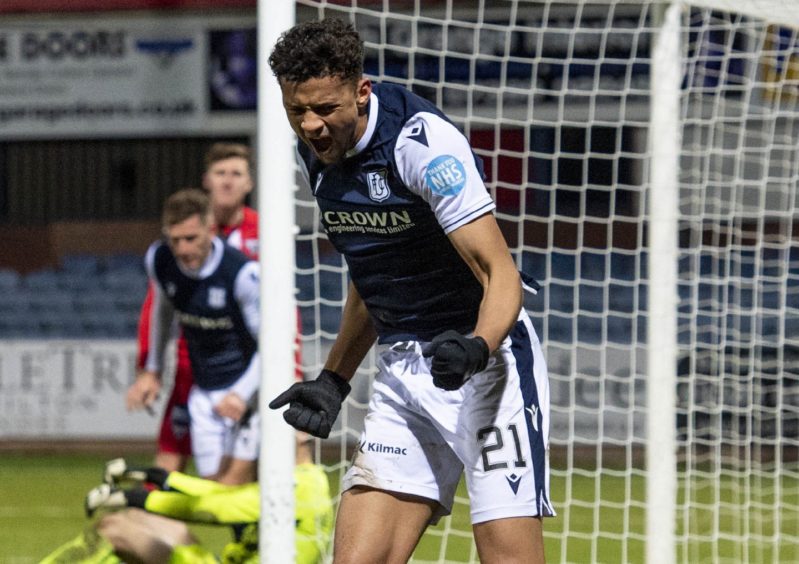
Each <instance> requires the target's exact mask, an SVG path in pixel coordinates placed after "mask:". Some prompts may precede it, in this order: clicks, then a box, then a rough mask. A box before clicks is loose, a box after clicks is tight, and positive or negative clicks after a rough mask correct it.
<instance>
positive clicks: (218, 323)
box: [144, 188, 260, 484]
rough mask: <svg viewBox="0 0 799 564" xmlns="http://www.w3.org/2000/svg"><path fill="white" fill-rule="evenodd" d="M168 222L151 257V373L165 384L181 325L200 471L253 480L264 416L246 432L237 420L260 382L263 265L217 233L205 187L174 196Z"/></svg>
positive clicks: (169, 203) (168, 203)
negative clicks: (168, 352) (167, 360)
mask: <svg viewBox="0 0 799 564" xmlns="http://www.w3.org/2000/svg"><path fill="white" fill-rule="evenodd" d="M162 223H163V228H164V238H165V241H158V242H156V243H153V245H152V246H151V247H150V248H149V249H148V251H147V254H146V256H145V266H146V268H147V272H148V274H149V276H150V278H151V280H152V286H153V288H154V296H153V306H152V310H151V313H150V315H151V320H150V332H151V335H150V339H149V342H150V343H151V347H150V350H149V352H148V355H147V358H146V360H145V366H144V369H145V370H146V371H148V372H151V373H154V374H156V375H158V377H159V379H160V371H161V368H162V366H163V360H164V350H165V348H166V344H167V342H168V340H169V338H170V337H171V336H172V325H173V321H174V320H177V321H178V323H179V324H180V327H181V329H182V331H183V335H184V336H185V339H186V342H187V346H188V351H189V359H190V361H191V367H192V372H193V374H194V384H193V385H192V387H191V391H190V392H189V417H190V420H191V423H190V430H191V431H190V432H191V436H192V451H193V456H194V463H195V466H196V467H197V472H198V473H199V474H200V475H201V476H202V477H204V478H211V479H215V480H218V481H220V482H222V483H226V484H242V483H247V482H252V481H254V480H255V475H256V467H257V464H256V460H257V458H258V446H259V442H260V441H259V436H258V434H259V419H258V418H259V414H258V413H255V414H254V415H253V420H252V421H251V422H250V425H249V427H248V428H247V429H246V430H237V429H236V423H237V422H238V421H239V420H240V419H241V417H242V416H243V415H244V413H245V412H246V410H247V402H248V401H250V399H251V398H252V397H253V396H254V394H255V392H256V390H257V389H258V385H259V379H260V374H259V360H258V351H257V348H258V347H257V345H258V340H257V339H258V326H259V319H260V312H259V283H258V278H259V269H258V263H256V262H253V261H252V260H250V259H249V258H248V257H247V256H246V255H244V253H242V252H240V251H239V250H237V249H234V248H233V247H231V246H228V245H225V244H224V243H223V242H222V240H221V239H220V238H218V237H216V236H215V228H214V219H213V214H212V211H211V201H210V199H209V196H208V195H207V194H206V193H205V192H203V191H202V190H198V189H192V188H188V189H184V190H179V191H177V192H175V193H174V194H172V195H171V196H170V197H169V198H167V200H166V202H165V204H164V209H163V214H162Z"/></svg>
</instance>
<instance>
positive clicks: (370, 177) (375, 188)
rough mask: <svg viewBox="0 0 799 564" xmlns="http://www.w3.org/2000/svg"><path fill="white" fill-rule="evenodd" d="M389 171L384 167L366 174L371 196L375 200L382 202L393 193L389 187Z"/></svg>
mask: <svg viewBox="0 0 799 564" xmlns="http://www.w3.org/2000/svg"><path fill="white" fill-rule="evenodd" d="M387 177H388V171H387V170H386V169H384V168H381V169H380V170H374V171H372V172H369V173H367V174H366V182H367V184H369V198H371V199H372V200H374V201H375V202H382V201H383V200H385V199H387V198H388V197H389V196H390V195H391V190H390V189H389V187H388V181H387V180H386V178H387Z"/></svg>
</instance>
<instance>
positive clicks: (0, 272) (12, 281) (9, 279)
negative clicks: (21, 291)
mask: <svg viewBox="0 0 799 564" xmlns="http://www.w3.org/2000/svg"><path fill="white" fill-rule="evenodd" d="M20 280H21V277H20V275H19V272H17V271H16V270H12V269H10V268H0V292H2V293H6V292H9V291H13V290H15V289H16V288H17V287H19V285H20Z"/></svg>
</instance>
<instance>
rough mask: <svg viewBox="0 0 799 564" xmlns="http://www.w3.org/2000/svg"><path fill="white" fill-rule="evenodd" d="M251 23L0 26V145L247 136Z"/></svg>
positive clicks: (160, 19)
mask: <svg viewBox="0 0 799 564" xmlns="http://www.w3.org/2000/svg"><path fill="white" fill-rule="evenodd" d="M255 36H256V34H255V21H254V19H247V18H241V17H227V18H226V17H219V16H214V17H208V18H202V17H199V16H182V15H169V16H163V15H158V14H152V15H128V16H125V17H120V16H104V15H92V16H91V17H87V16H80V17H73V18H60V19H52V18H49V19H48V18H29V19H19V18H18V19H12V18H7V19H4V20H3V21H2V22H0V139H20V138H23V139H24V138H36V139H41V138H52V137H59V138H72V137H78V138H80V137H108V136H121V135H124V136H130V135H148V136H149V135H186V134H192V133H202V134H208V133H215V132H216V133H226V132H235V133H241V132H248V131H251V130H253V129H254V127H255V98H256V77H257V73H256V66H257V65H256V61H255V55H256V46H255Z"/></svg>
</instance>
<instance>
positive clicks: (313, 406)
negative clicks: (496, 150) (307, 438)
mask: <svg viewBox="0 0 799 564" xmlns="http://www.w3.org/2000/svg"><path fill="white" fill-rule="evenodd" d="M350 389H351V388H350V385H349V383H347V381H346V380H345V379H344V378H342V377H341V376H339V375H338V374H336V373H335V372H333V371H332V370H327V369H324V370H322V372H320V373H319V376H317V378H316V380H312V381H310V382H298V383H296V384H294V385H293V386H291V387H290V388H289V389H288V390H286V391H285V392H283V393H282V394H280V395H279V396H277V397H276V398H275V399H273V400H272V401H271V402H269V407H270V408H271V409H279V408H281V407H283V406H284V405H286V404H289V408H288V409H287V410H286V411H285V412H284V413H283V419H285V420H286V423H288V424H289V425H291V426H292V427H294V428H295V429H298V430H300V431H305V432H306V433H310V434H311V435H313V436H314V437H319V438H321V439H326V438H327V437H328V435H330V429H331V428H332V427H333V423H335V422H336V417H338V412H339V411H340V410H341V404H342V402H343V401H344V400H345V399H346V397H347V394H349V393H350Z"/></svg>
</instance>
